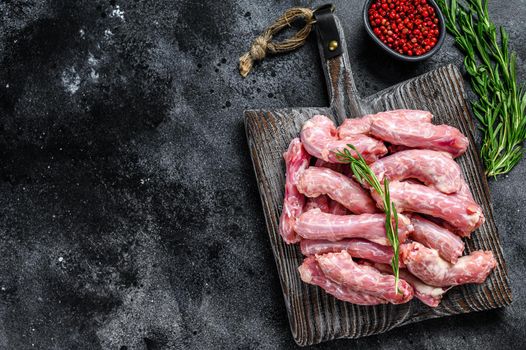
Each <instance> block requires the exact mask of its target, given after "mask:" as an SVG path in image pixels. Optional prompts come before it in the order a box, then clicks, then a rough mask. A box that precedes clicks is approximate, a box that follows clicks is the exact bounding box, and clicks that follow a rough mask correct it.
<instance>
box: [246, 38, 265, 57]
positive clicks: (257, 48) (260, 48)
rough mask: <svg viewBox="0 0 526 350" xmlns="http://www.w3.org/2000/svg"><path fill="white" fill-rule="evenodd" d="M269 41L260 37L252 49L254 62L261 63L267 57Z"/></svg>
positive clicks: (251, 54)
mask: <svg viewBox="0 0 526 350" xmlns="http://www.w3.org/2000/svg"><path fill="white" fill-rule="evenodd" d="M267 46H268V41H267V39H265V38H264V37H262V36H258V37H257V38H256V40H254V42H253V43H252V46H251V47H250V56H251V57H252V59H253V60H254V61H260V60H262V59H264V58H265V56H266V55H267Z"/></svg>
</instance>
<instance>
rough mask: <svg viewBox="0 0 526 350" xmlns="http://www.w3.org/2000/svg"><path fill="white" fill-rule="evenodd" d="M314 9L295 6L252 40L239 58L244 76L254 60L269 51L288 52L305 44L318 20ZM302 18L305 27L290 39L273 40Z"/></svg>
mask: <svg viewBox="0 0 526 350" xmlns="http://www.w3.org/2000/svg"><path fill="white" fill-rule="evenodd" d="M314 11H315V10H311V9H309V8H303V7H293V8H290V9H288V10H287V11H285V13H284V14H283V15H282V16H281V17H280V18H278V19H277V20H276V22H274V23H273V24H271V25H270V26H269V27H267V28H266V29H265V31H263V33H262V34H261V35H260V36H258V37H257V38H256V39H255V40H254V41H253V42H252V45H251V46H250V49H249V50H248V52H246V53H245V54H243V56H241V57H240V58H239V73H240V74H241V75H242V76H243V77H246V76H247V75H248V73H250V71H251V70H252V67H253V65H254V62H255V61H261V60H262V59H264V58H265V57H266V55H267V53H271V54H276V53H281V52H288V51H292V50H295V49H297V48H299V47H301V46H303V44H304V43H305V41H306V40H307V37H308V36H309V34H310V32H311V30H312V25H313V24H314V23H315V22H316V20H315V19H314ZM300 18H303V20H304V21H305V25H304V26H303V28H301V29H300V30H298V31H297V32H296V33H295V34H294V35H293V36H292V37H290V38H288V39H285V40H283V41H279V42H274V41H272V38H273V37H274V35H276V34H277V33H279V32H280V31H282V30H283V29H284V28H286V27H290V26H291V23H292V22H294V21H296V20H298V19H300Z"/></svg>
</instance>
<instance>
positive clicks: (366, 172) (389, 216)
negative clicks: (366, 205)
mask: <svg viewBox="0 0 526 350" xmlns="http://www.w3.org/2000/svg"><path fill="white" fill-rule="evenodd" d="M347 147H349V148H350V149H352V150H353V151H354V152H356V154H357V155H358V158H355V157H353V155H352V154H351V151H350V150H349V148H345V149H344V150H343V151H342V152H336V156H337V157H338V159H339V160H340V161H342V162H344V163H347V164H349V165H350V167H351V170H352V172H353V174H354V176H355V177H356V179H357V180H358V181H359V182H360V183H361V184H365V182H367V183H368V184H369V185H370V186H371V187H372V188H373V189H374V190H375V191H376V193H378V195H379V196H380V197H382V201H383V207H384V212H385V232H386V236H387V240H388V241H389V243H390V244H391V246H392V247H393V258H392V259H391V268H392V269H393V274H394V277H395V291H396V292H397V293H399V292H400V291H399V290H398V280H399V279H400V275H399V261H398V260H399V254H398V247H399V245H400V242H399V241H398V213H397V211H396V207H395V205H394V203H393V202H391V196H390V194H389V181H388V180H387V179H384V185H383V186H382V185H381V184H380V181H378V178H377V177H376V175H375V174H374V172H373V171H372V170H371V168H370V167H369V165H367V163H366V162H365V159H363V157H362V155H361V154H360V152H358V150H357V149H356V148H355V147H354V146H353V145H351V144H347Z"/></svg>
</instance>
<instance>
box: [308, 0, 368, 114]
mask: <svg viewBox="0 0 526 350" xmlns="http://www.w3.org/2000/svg"><path fill="white" fill-rule="evenodd" d="M333 11H334V6H332V5H324V6H322V7H320V8H318V9H317V10H316V11H315V19H316V25H315V27H316V35H317V37H318V48H319V51H320V56H321V61H322V66H323V72H324V74H325V81H326V83H327V90H328V93H329V101H330V107H331V108H332V109H333V110H334V113H335V114H336V115H335V118H336V119H337V120H338V121H339V122H342V121H343V120H344V119H345V118H353V117H358V116H361V115H362V111H361V107H360V104H361V103H360V96H359V95H358V91H357V90H356V85H355V84H354V79H353V75H352V71H351V65H350V63H349V55H348V53H347V44H346V42H345V36H344V33H343V28H342V25H341V22H340V20H339V19H338V17H337V16H336V15H335V14H334V12H333Z"/></svg>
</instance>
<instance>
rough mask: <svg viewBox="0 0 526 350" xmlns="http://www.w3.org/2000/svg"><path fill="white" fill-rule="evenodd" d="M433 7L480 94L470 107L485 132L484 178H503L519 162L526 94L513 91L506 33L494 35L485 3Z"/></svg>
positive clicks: (446, 2) (446, 1) (442, 1)
mask: <svg viewBox="0 0 526 350" xmlns="http://www.w3.org/2000/svg"><path fill="white" fill-rule="evenodd" d="M437 3H438V5H439V6H440V8H441V9H442V12H443V13H444V16H445V17H446V27H447V30H448V31H449V32H450V33H451V34H452V35H453V36H454V37H455V42H456V43H457V45H458V46H459V47H460V49H461V50H462V51H463V52H464V53H465V55H466V57H465V59H464V66H465V67H466V71H467V72H468V74H469V75H470V77H471V86H472V88H473V91H474V92H475V93H476V94H477V95H478V100H477V101H475V102H473V104H472V106H473V112H474V113H475V116H476V117H477V119H478V120H479V122H480V128H481V130H482V132H483V141H482V148H481V156H482V159H483V161H484V163H485V166H486V174H487V175H488V176H497V175H499V174H505V173H507V172H509V171H510V170H511V169H513V167H514V166H515V165H517V163H518V162H519V161H520V160H521V158H522V156H523V154H524V153H523V149H522V146H523V142H524V140H525V139H526V115H525V113H526V93H525V91H524V88H517V83H516V73H515V72H516V69H515V68H516V59H517V56H516V54H515V52H512V53H511V54H510V52H509V49H508V34H507V33H506V30H505V29H504V28H503V27H500V28H499V30H498V31H499V33H500V34H498V33H497V29H496V27H495V24H493V23H492V22H491V21H490V18H489V15H488V1H487V0H465V1H464V2H459V1H457V0H438V1H437ZM499 38H500V40H499Z"/></svg>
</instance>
